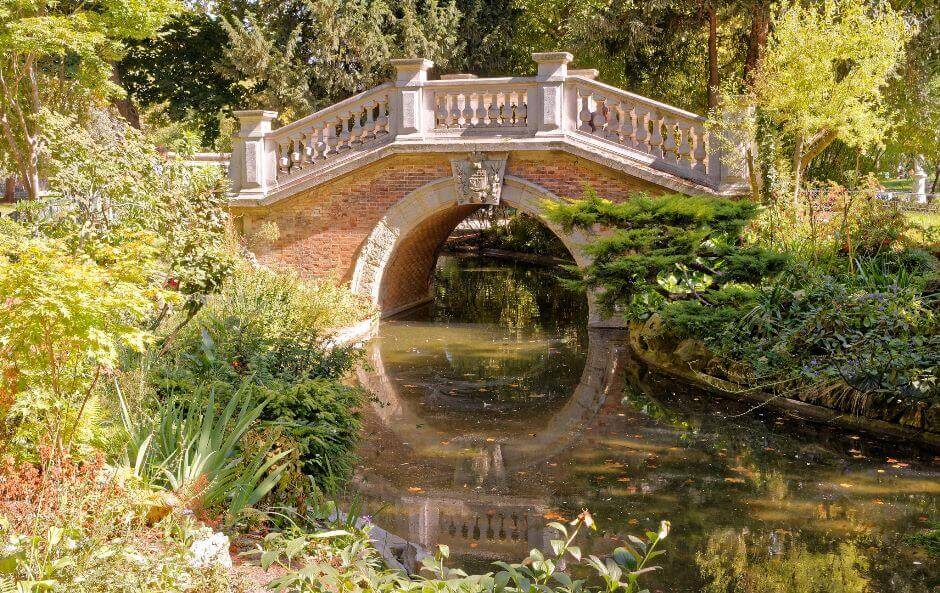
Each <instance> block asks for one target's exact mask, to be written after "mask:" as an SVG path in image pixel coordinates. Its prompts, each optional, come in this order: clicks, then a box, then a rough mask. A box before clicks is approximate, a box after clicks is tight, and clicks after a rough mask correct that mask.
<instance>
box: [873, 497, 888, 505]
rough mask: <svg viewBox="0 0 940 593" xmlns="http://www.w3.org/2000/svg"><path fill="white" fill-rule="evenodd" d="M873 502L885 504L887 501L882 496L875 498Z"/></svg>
mask: <svg viewBox="0 0 940 593" xmlns="http://www.w3.org/2000/svg"><path fill="white" fill-rule="evenodd" d="M872 502H873V503H875V504H884V503H885V501H883V500H881V499H880V498H876V499H875V500H873V501H872Z"/></svg>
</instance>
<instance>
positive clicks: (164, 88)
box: [117, 10, 243, 146]
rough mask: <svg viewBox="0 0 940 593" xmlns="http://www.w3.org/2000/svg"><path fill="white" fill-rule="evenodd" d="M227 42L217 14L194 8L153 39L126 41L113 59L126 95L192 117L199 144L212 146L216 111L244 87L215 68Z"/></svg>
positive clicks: (169, 112) (174, 114) (236, 100)
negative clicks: (119, 56)
mask: <svg viewBox="0 0 940 593" xmlns="http://www.w3.org/2000/svg"><path fill="white" fill-rule="evenodd" d="M227 41H228V36H227V34H226V32H225V29H224V28H223V25H222V22H221V19H220V18H218V17H217V16H212V15H209V14H206V13H203V12H199V11H195V10H189V11H185V12H183V13H181V14H179V15H177V16H175V17H174V18H173V19H171V20H170V21H169V22H168V23H167V24H166V25H165V26H164V27H163V29H161V30H160V32H159V33H158V34H157V35H156V36H154V37H153V38H149V39H144V40H141V41H136V42H134V43H132V44H130V45H129V46H128V50H127V55H126V56H125V57H124V59H123V60H121V62H119V63H118V65H117V68H118V69H119V70H120V71H121V74H122V76H121V79H122V81H123V83H124V85H125V86H126V88H127V93H128V99H129V100H133V101H135V102H137V103H140V104H142V105H145V106H153V105H162V104H165V105H166V114H167V115H168V116H169V117H170V118H172V119H173V120H175V121H179V122H182V121H187V120H189V121H192V122H193V123H194V124H195V125H196V126H197V127H198V129H199V131H200V133H201V136H202V143H203V145H204V146H211V145H212V144H213V143H214V142H215V141H216V139H217V138H218V136H219V134H220V129H219V114H220V112H221V113H225V112H229V111H231V109H232V107H233V106H234V105H237V104H238V103H239V96H240V93H242V92H243V89H242V88H241V87H239V86H236V85H235V82H236V81H235V80H233V79H231V78H229V77H227V76H226V75H225V74H224V73H223V72H222V71H221V69H220V68H219V67H218V64H219V63H221V61H222V60H223V59H224V58H223V55H224V54H223V52H224V49H225V47H226V43H227Z"/></svg>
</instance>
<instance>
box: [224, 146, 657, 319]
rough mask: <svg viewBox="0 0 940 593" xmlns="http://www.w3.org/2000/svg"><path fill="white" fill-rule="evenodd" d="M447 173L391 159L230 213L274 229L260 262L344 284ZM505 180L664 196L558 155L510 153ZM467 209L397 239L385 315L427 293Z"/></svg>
mask: <svg viewBox="0 0 940 593" xmlns="http://www.w3.org/2000/svg"><path fill="white" fill-rule="evenodd" d="M451 174H452V173H451V166H450V159H449V158H448V155H443V154H441V155H425V154H415V155H396V156H392V157H389V158H387V159H383V160H382V161H379V162H377V163H374V164H372V165H370V166H368V167H365V168H363V169H360V170H358V171H355V172H354V173H351V174H349V175H345V176H343V177H340V178H338V179H335V180H332V181H330V182H328V183H326V184H324V185H321V186H319V187H317V188H314V189H312V190H309V191H306V192H303V193H301V194H298V195H297V196H293V197H291V198H288V199H286V200H282V201H280V202H278V203H276V204H273V205H271V206H268V207H265V208H263V209H257V208H233V215H234V216H235V217H236V218H237V219H240V221H241V223H240V226H241V227H242V228H243V230H244V232H245V233H246V234H247V235H250V234H251V233H252V232H253V231H254V230H255V229H257V228H258V226H259V225H261V224H262V223H265V222H274V223H276V224H277V227H278V229H279V232H280V236H279V239H278V240H277V241H276V242H275V244H274V245H271V246H267V247H264V248H259V249H258V252H257V256H258V259H259V260H260V261H262V262H264V263H266V264H268V265H272V266H275V267H289V268H293V269H294V270H297V271H298V272H299V273H300V274H301V275H303V276H305V277H324V276H327V277H332V278H334V279H335V280H337V281H348V280H349V279H350V278H351V277H352V273H353V270H354V268H355V265H356V260H357V258H358V256H359V253H360V250H361V248H362V246H363V244H364V243H365V241H366V239H367V238H368V236H369V234H370V233H371V232H372V229H373V228H374V227H375V225H376V224H377V223H378V222H379V220H380V219H381V218H382V216H383V215H384V214H385V212H386V211H387V210H388V208H389V207H390V206H392V205H393V204H395V203H396V202H397V201H399V200H400V199H401V198H403V197H404V196H406V195H407V194H408V193H410V192H412V191H414V190H415V189H417V188H419V187H421V186H423V185H425V184H427V183H429V182H431V181H434V180H436V179H440V178H441V177H450V176H451ZM506 174H507V175H512V176H515V177H520V178H523V179H526V180H528V181H530V182H532V183H535V184H536V185H539V186H541V187H543V188H545V189H546V190H548V191H551V192H552V193H554V194H556V195H559V196H563V197H578V196H580V195H581V194H582V192H583V190H584V187H585V184H588V185H591V186H592V187H594V188H595V189H597V191H598V193H599V194H600V195H602V196H603V197H607V198H610V199H612V200H616V201H620V200H623V199H626V197H627V196H628V195H629V194H631V193H634V192H639V191H643V192H648V193H662V192H663V190H662V189H661V188H658V187H657V186H654V185H652V184H649V183H647V182H645V181H642V180H639V179H636V178H634V177H630V176H628V175H625V174H622V173H619V172H616V171H611V170H608V169H606V168H604V167H601V166H599V165H595V164H594V163H590V162H587V161H584V160H583V159H580V158H578V157H575V156H571V155H568V154H566V153H561V152H551V153H546V152H534V151H533V152H515V153H511V154H510V155H509V159H508V161H507V163H506ZM472 210H473V208H472V207H471V208H457V207H455V208H454V209H453V210H450V211H448V212H446V213H442V214H440V215H436V216H432V217H431V218H429V219H428V220H427V221H426V223H425V224H423V225H421V226H420V227H418V228H417V229H416V230H415V231H413V232H412V236H409V237H404V238H402V239H401V241H402V242H401V245H400V247H399V248H398V250H397V251H396V253H395V254H394V255H393V256H392V259H391V260H390V262H389V264H388V266H387V267H386V272H385V275H384V277H383V283H382V284H383V289H382V297H381V301H382V302H381V306H382V308H383V309H391V308H394V307H396V306H399V305H401V304H405V303H407V302H411V301H414V300H417V299H418V298H421V296H423V295H426V294H427V284H428V280H429V279H430V273H431V267H432V265H433V262H434V260H435V259H436V256H437V251H438V249H439V247H440V245H441V243H442V242H443V241H444V239H446V238H447V236H448V235H449V234H450V232H451V231H452V230H453V228H454V226H456V225H457V224H458V223H459V222H460V221H461V220H462V219H463V218H464V217H466V216H467V215H468V214H469V213H470V212H471V211H472ZM409 299H410V300H409Z"/></svg>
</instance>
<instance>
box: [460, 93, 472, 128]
mask: <svg viewBox="0 0 940 593" xmlns="http://www.w3.org/2000/svg"><path fill="white" fill-rule="evenodd" d="M472 99H473V94H472V93H464V94H463V113H462V114H461V115H462V116H463V125H464V127H467V128H469V127H470V126H472V125H473V105H472Z"/></svg>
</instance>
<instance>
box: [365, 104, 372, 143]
mask: <svg viewBox="0 0 940 593" xmlns="http://www.w3.org/2000/svg"><path fill="white" fill-rule="evenodd" d="M363 138H367V139H370V140H371V139H372V138H375V101H369V102H368V103H366V131H365V134H364V136H363Z"/></svg>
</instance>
